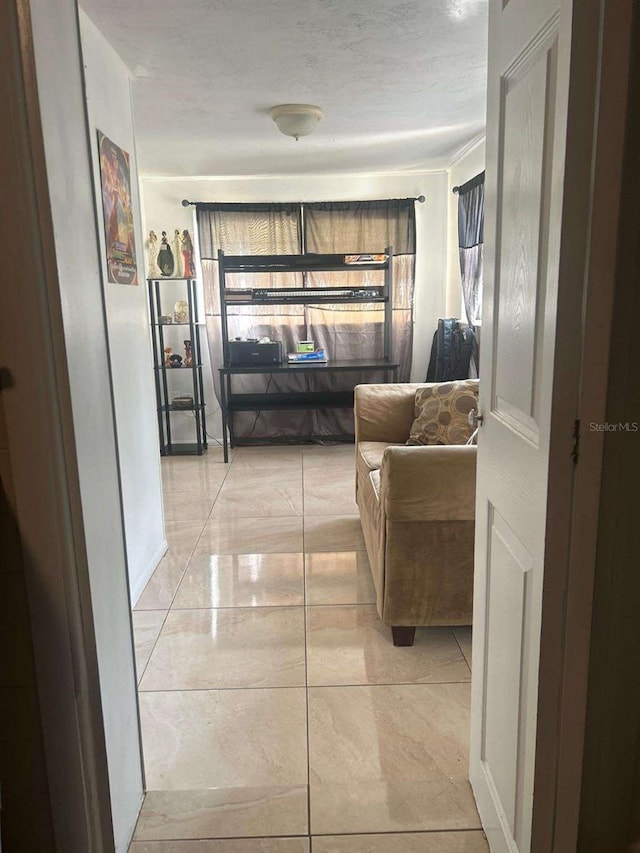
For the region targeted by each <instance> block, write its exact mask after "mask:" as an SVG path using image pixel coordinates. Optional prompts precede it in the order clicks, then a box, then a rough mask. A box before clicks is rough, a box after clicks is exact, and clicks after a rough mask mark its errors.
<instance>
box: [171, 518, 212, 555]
mask: <svg viewBox="0 0 640 853" xmlns="http://www.w3.org/2000/svg"><path fill="white" fill-rule="evenodd" d="M203 524H204V522H203V521H199V520H195V521H194V520H191V521H189V520H186V521H165V525H164V529H165V535H166V538H167V542H168V543H169V550H170V551H173V552H176V553H178V552H180V553H187V552H188V553H190V552H191V551H193V549H194V548H195V545H196V542H197V541H198V538H199V536H200V534H201V533H202V527H203Z"/></svg>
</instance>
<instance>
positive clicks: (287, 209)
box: [196, 199, 415, 440]
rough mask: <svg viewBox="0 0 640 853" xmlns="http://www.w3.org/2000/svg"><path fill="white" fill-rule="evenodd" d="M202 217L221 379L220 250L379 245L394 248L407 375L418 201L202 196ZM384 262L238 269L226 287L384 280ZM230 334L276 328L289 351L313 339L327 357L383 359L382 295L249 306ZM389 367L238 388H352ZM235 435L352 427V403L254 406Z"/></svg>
mask: <svg viewBox="0 0 640 853" xmlns="http://www.w3.org/2000/svg"><path fill="white" fill-rule="evenodd" d="M196 210H197V221H198V232H199V242H200V254H201V258H202V269H203V274H204V294H205V313H206V319H207V335H208V340H209V350H210V353H211V362H212V365H213V369H214V373H215V377H214V378H215V387H216V391H217V393H218V394H219V374H218V368H219V367H221V366H222V363H223V360H222V344H221V329H220V299H219V281H218V262H217V253H218V249H219V248H220V249H222V250H223V251H224V252H225V253H226V254H231V255H261V254H265V255H272V254H287V255H293V254H300V253H303V252H308V253H338V254H342V253H344V254H351V253H353V254H355V253H361V252H382V251H384V249H385V248H386V247H387V246H392V247H393V251H394V258H393V293H392V300H393V303H392V304H393V353H392V360H394V361H398V362H399V363H400V369H399V378H400V381H407V380H408V378H409V374H410V371H411V350H412V335H413V290H414V267H415V209H414V201H413V200H411V199H392V200H385V201H364V202H319V203H313V204H304V205H301V204H198V205H197V208H196ZM382 284H383V273H382V272H381V271H378V270H372V271H367V272H365V271H362V270H357V269H355V270H353V271H351V270H349V271H347V272H339V273H332V272H324V273H306V274H300V273H277V274H264V275H263V274H259V275H256V274H251V275H242V274H235V275H233V276H231V275H230V276H228V277H227V286H228V287H240V288H241V287H274V288H277V287H287V288H290V287H300V288H303V287H304V288H308V289H310V290H312V289H313V288H315V287H328V286H348V285H354V286H359V287H364V286H368V285H382ZM228 319H229V337H230V338H233V337H236V336H240V337H255V338H260V337H263V336H269V337H270V338H272V339H273V340H281V341H282V345H283V350H284V351H285V352H292V351H294V350H295V344H296V341H299V340H314V341H315V342H316V345H317V346H318V347H324V348H325V350H326V351H327V354H328V358H329V360H330V361H331V360H337V359H358V358H381V357H382V355H383V350H382V347H383V338H382V330H383V311H382V305H380V304H379V303H372V304H357V305H355V304H354V305H351V304H348V305H326V304H322V305H316V306H314V305H313V304H312V303H310V304H309V305H306V306H303V305H277V306H251V305H246V304H243V305H241V306H238V307H237V308H236V307H234V308H232V309H230V310H229V314H228ZM383 378H384V377H383V375H382V374H381V375H380V376H377V375H375V374H371V373H367V374H362V375H360V374H358V373H357V372H355V371H354V372H353V373H348V374H346V375H345V374H331V373H328V372H327V373H318V374H313V375H310V374H308V373H305V374H300V375H299V376H283V375H278V374H273V375H256V376H234V377H233V385H234V392H235V393H253V392H261V393H264V392H280V393H287V392H293V391H305V390H313V391H315V390H348V389H350V388H352V387H353V385H354V384H357V383H358V382H365V381H369V382H371V381H374V382H378V381H383ZM235 418H236V419H235V433H236V436H237V437H238V438H265V439H268V438H269V437H273V438H277V437H287V436H290V437H295V436H296V435H314V436H317V437H318V439H319V440H321V439H322V437H323V436H328V435H338V434H345V435H346V434H351V433H353V412H352V411H350V410H347V409H327V410H322V411H315V410H308V411H302V412H290V411H289V412H270V411H265V412H256V413H241V414H237V415H236V416H235Z"/></svg>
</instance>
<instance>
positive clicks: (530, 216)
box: [494, 39, 555, 444]
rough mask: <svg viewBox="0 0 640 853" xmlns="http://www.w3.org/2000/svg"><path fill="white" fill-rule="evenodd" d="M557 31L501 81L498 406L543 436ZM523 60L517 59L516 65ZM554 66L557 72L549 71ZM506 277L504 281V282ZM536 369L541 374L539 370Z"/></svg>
mask: <svg viewBox="0 0 640 853" xmlns="http://www.w3.org/2000/svg"><path fill="white" fill-rule="evenodd" d="M554 47H555V39H554V41H553V42H552V43H551V44H549V43H547V44H545V45H543V46H542V47H540V48H538V50H536V51H535V53H534V54H533V56H532V57H530V58H529V60H528V61H527V62H526V65H525V67H524V68H518V70H517V71H516V72H515V73H511V74H507V75H505V76H504V77H503V78H502V81H501V104H500V111H501V117H502V118H501V128H500V148H501V152H500V156H501V161H502V162H501V166H502V173H503V174H502V181H501V190H502V192H501V197H500V219H501V227H500V238H499V240H500V242H499V245H500V247H501V251H500V255H499V258H498V260H497V264H496V267H497V268H496V277H495V290H496V294H497V302H498V311H497V318H496V324H495V335H496V342H497V347H496V380H495V396H494V399H495V408H496V409H497V411H498V413H499V414H501V415H503V416H504V417H505V419H506V420H508V421H510V422H511V425H512V426H513V427H514V428H516V429H518V428H520V429H521V430H522V431H523V432H524V433H525V434H526V435H528V437H530V438H531V440H534V441H535V443H536V444H537V437H538V423H537V417H536V416H537V414H538V413H539V408H540V407H539V401H538V405H536V391H538V392H539V389H540V386H541V382H540V380H541V376H540V375H539V370H540V366H541V365H540V360H539V358H537V355H538V351H539V347H540V342H541V338H542V335H541V329H542V326H543V323H544V295H545V287H544V279H543V275H544V263H540V262H541V260H542V258H543V257H544V254H545V248H546V247H545V246H544V242H543V241H541V221H540V219H541V214H542V208H543V192H544V186H543V177H544V175H545V174H547V171H548V168H549V164H548V162H547V161H546V160H547V158H548V156H549V151H548V150H546V151H545V130H546V126H547V121H546V116H547V112H548V110H547V108H548V98H547V92H548V90H549V79H548V78H549V76H551V82H553V75H554V72H555V62H554V61H553V59H552V57H553V54H554ZM517 65H518V63H517V62H516V67H517ZM549 72H551V74H549ZM502 282H504V286H503V287H502V286H501V283H502ZM536 374H538V375H536Z"/></svg>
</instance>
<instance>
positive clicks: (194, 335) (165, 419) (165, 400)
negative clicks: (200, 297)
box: [147, 278, 207, 456]
mask: <svg viewBox="0 0 640 853" xmlns="http://www.w3.org/2000/svg"><path fill="white" fill-rule="evenodd" d="M167 282H174V283H175V282H183V283H184V285H185V288H186V297H187V298H186V302H187V305H188V306H189V322H187V323H160V322H159V318H160V317H161V316H163V313H164V312H163V310H162V289H163V288H162V286H163V285H164V284H165V283H167ZM147 287H148V293H149V318H150V323H151V341H152V347H153V373H154V378H155V388H156V408H157V413H158V435H159V437H160V455H161V456H201V455H202V454H203V453H204V451H205V450H206V449H207V428H206V416H205V406H206V404H205V401H204V389H203V382H202V351H201V346H200V324H199V320H198V301H197V297H196V280H195V279H193V278H180V279H178V278H149V279H147ZM175 328H182V329H184V330H187V329H188V331H189V338H188V339H189V340H190V341H191V346H192V363H191V366H189V367H186V366H184V365H181V366H180V367H167V366H166V364H165V363H164V350H165V346H166V345H167V344H166V341H165V334H166V331H167V330H168V329H175ZM168 345H171V344H168ZM185 371H190V373H191V387H190V389H189V391H190V395H191V396H192V397H193V405H191V406H174V405H172V404H171V399H172V398H173V396H174V395H175V393H177V392H178V391H179V390H181V389H179V388H177V387H175V385H173V387H172V380H171V379H169V376H170V375H171V374H173V373H175V374H177V375H182V376H184V372H185ZM175 412H182V413H184V412H192V413H193V416H194V419H193V423H194V432H195V436H194V439H195V440H194V441H193V442H176V441H174V440H173V438H172V430H171V426H172V425H171V415H172V414H173V413H175Z"/></svg>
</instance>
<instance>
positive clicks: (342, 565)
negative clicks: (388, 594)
mask: <svg viewBox="0 0 640 853" xmlns="http://www.w3.org/2000/svg"><path fill="white" fill-rule="evenodd" d="M305 583H306V596H307V604H373V603H375V600H376V590H375V587H374V585H373V578H372V577H371V569H370V568H369V560H368V559H367V552H366V551H339V552H335V551H327V552H321V551H320V552H316V553H310V554H307V555H306V557H305Z"/></svg>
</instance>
